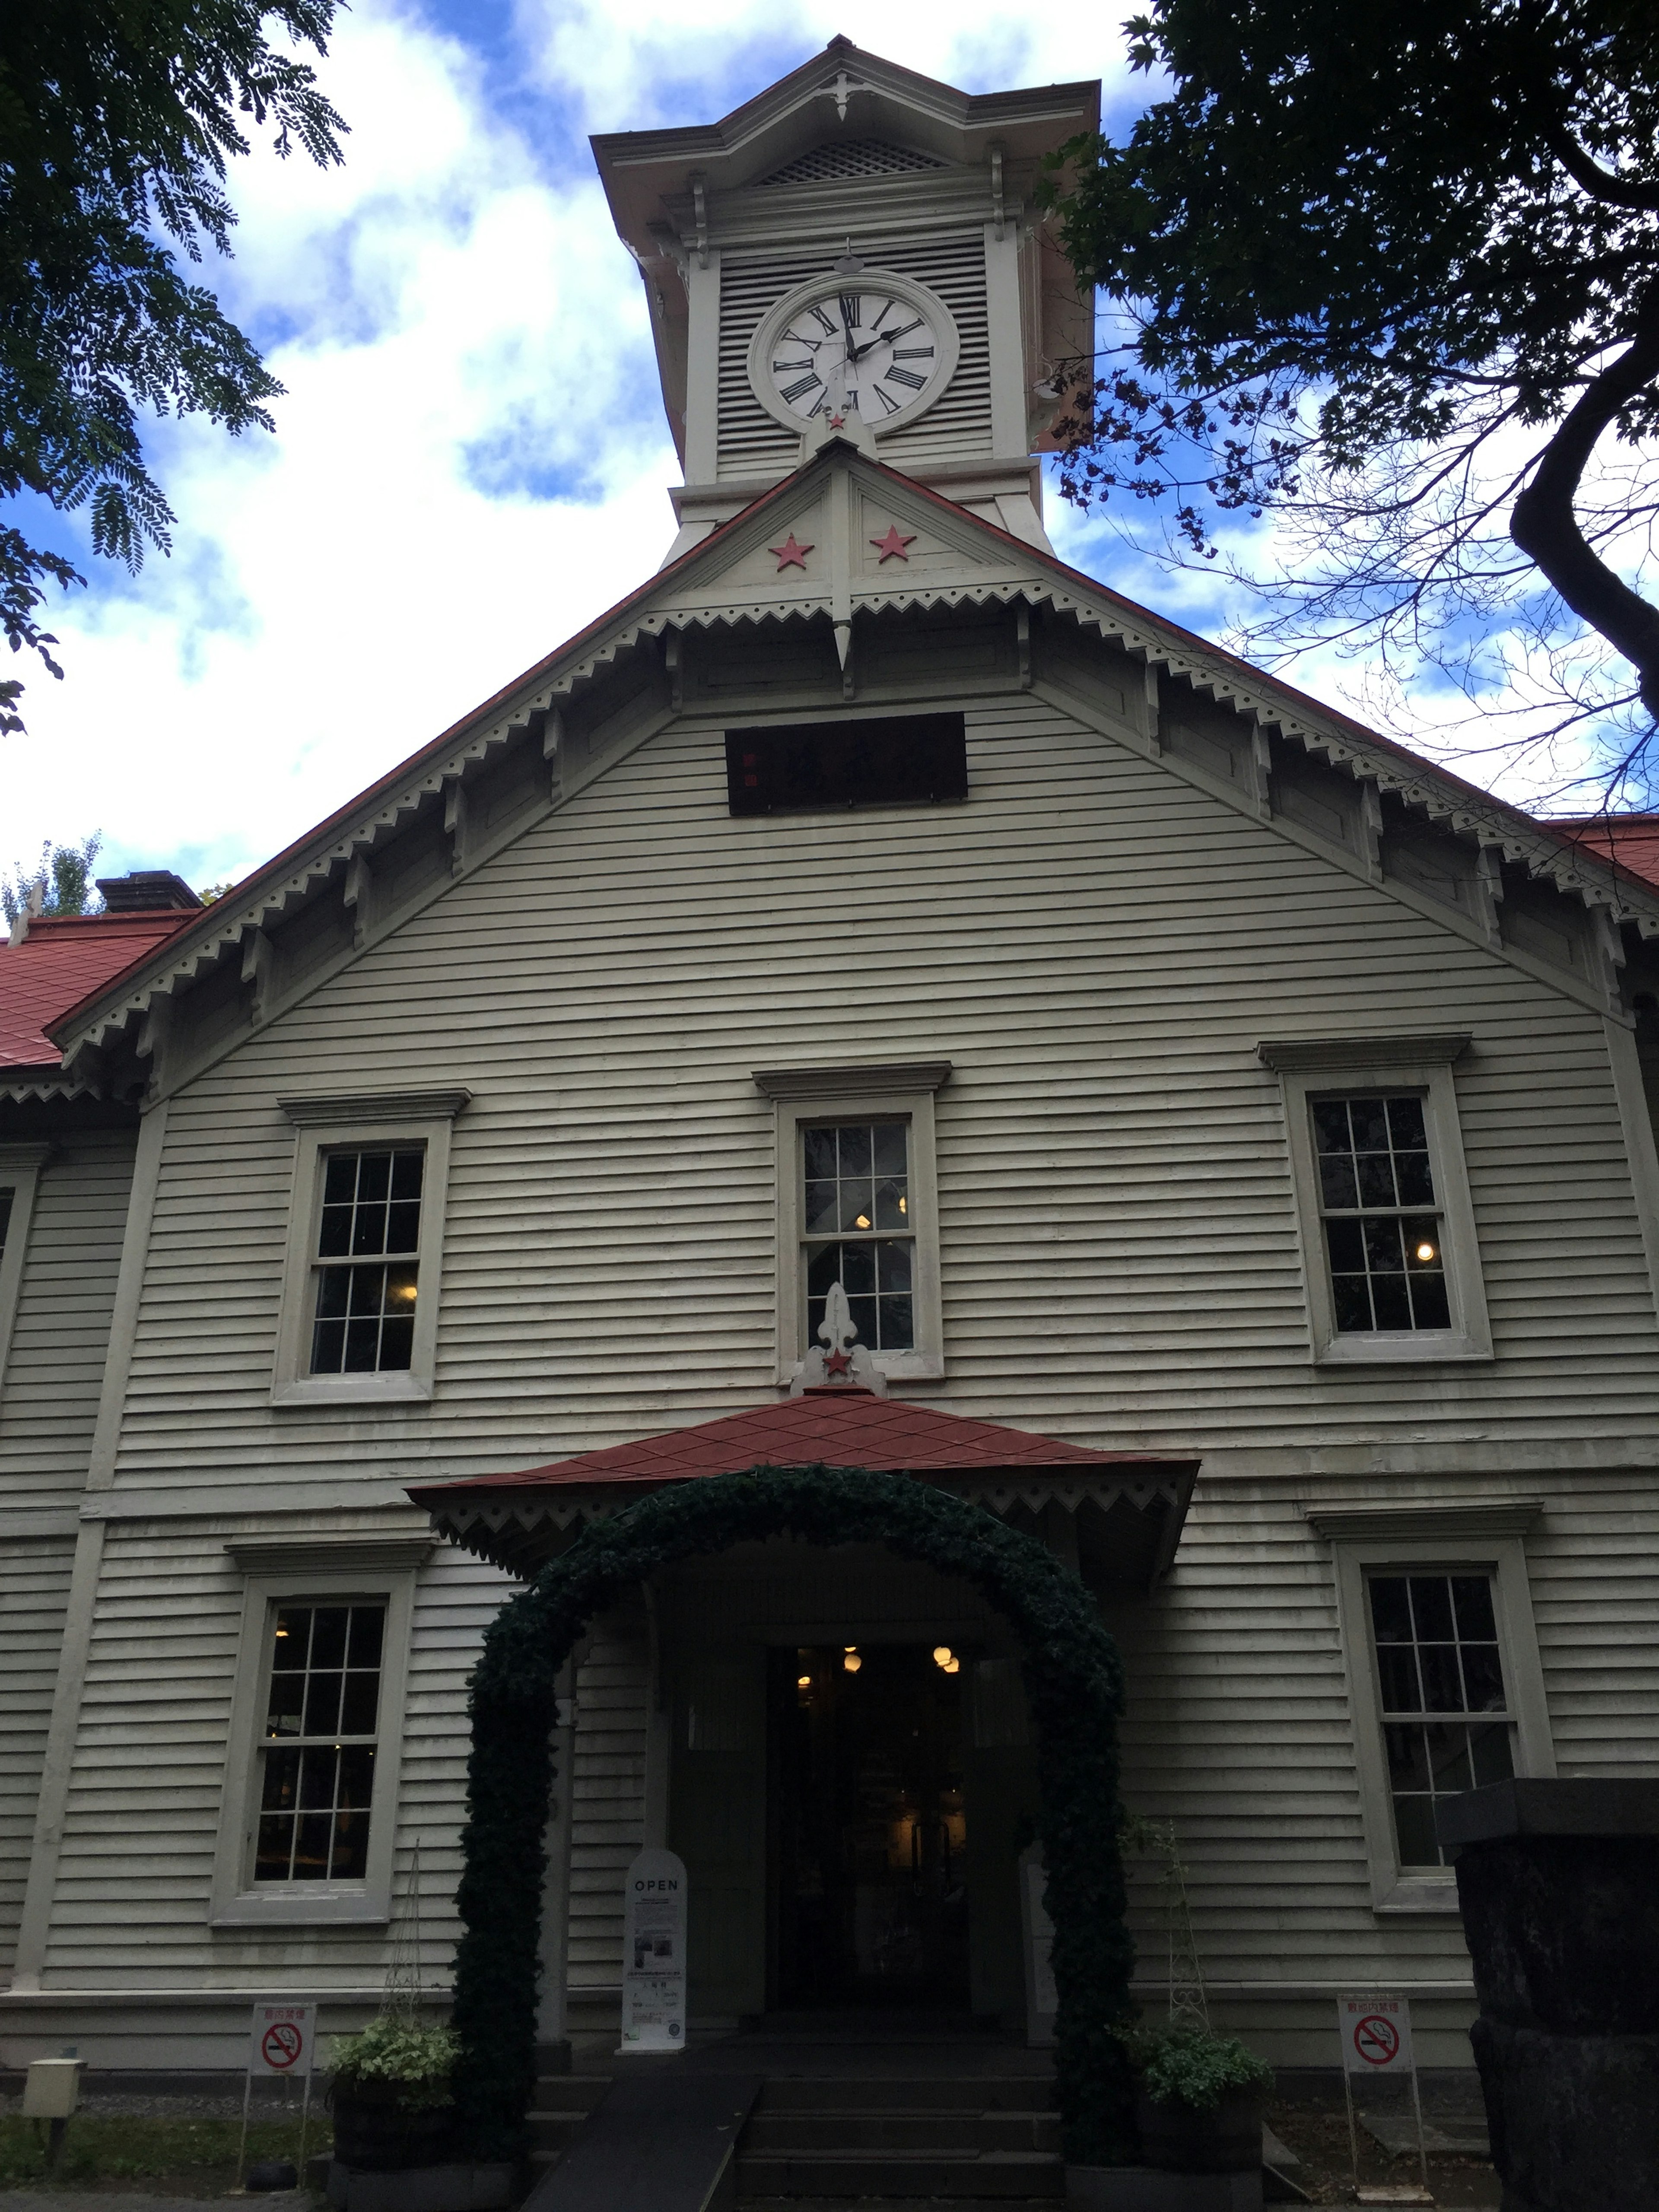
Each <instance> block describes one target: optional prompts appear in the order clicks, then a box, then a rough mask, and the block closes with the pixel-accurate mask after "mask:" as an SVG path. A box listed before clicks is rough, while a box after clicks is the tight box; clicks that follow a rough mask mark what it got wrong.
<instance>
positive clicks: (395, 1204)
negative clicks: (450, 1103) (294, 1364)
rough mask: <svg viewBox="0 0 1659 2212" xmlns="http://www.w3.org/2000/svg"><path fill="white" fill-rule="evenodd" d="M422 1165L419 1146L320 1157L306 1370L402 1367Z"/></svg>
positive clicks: (411, 1313) (408, 1339)
mask: <svg viewBox="0 0 1659 2212" xmlns="http://www.w3.org/2000/svg"><path fill="white" fill-rule="evenodd" d="M425 1165H426V1154H425V1151H424V1148H423V1147H422V1146H419V1145H407V1146H404V1145H399V1146H374V1148H372V1149H365V1150H363V1151H361V1152H359V1151H352V1152H329V1153H327V1154H326V1155H325V1166H324V1174H323V1192H322V1208H321V1213H320V1217H319V1225H318V1231H317V1251H316V1257H315V1260H314V1262H313V1279H314V1290H313V1298H312V1325H311V1372H312V1373H313V1375H373V1374H378V1373H384V1372H386V1371H388V1370H398V1369H406V1368H407V1367H409V1365H410V1362H411V1358H412V1354H413V1351H414V1344H415V1306H416V1288H417V1279H418V1274H419V1263H420V1237H421V1186H422V1178H423V1176H424V1172H425Z"/></svg>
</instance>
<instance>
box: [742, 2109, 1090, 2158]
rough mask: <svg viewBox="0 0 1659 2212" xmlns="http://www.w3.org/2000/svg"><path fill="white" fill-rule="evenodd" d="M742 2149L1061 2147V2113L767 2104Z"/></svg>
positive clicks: (747, 2129)
mask: <svg viewBox="0 0 1659 2212" xmlns="http://www.w3.org/2000/svg"><path fill="white" fill-rule="evenodd" d="M743 2148H744V2151H745V2152H752V2153H754V2154H756V2155H757V2156H758V2155H760V2154H763V2153H769V2152H775V2151H816V2150H829V2151H842V2150H945V2151H951V2152H963V2153H967V2154H973V2153H975V2152H979V2151H987V2150H1041V2151H1057V2150H1058V2149H1059V2148H1060V2115H1059V2114H1058V2113H1057V2112H965V2111H961V2110H957V2109H955V2108H947V2109H945V2110H943V2111H933V2112H896V2111H891V2110H887V2111H882V2112H871V2111H869V2110H868V2109H867V2108H862V2107H854V2108H853V2109H851V2110H848V2111H845V2112H836V2111H834V2110H832V2109H829V2110H827V2109H823V2108H820V2107H818V2106H811V2107H809V2108H808V2109H807V2110H805V2111H799V2110H797V2111H789V2110H785V2111H782V2112H779V2111H775V2110H769V2109H768V2108H767V2107H765V2106H762V2108H761V2110H759V2111H758V2112H755V2113H753V2114H751V2116H750V2120H749V2124H748V2125H747V2126H746V2127H745V2128H744V2131H743Z"/></svg>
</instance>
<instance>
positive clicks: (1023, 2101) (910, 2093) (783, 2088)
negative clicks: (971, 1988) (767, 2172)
mask: <svg viewBox="0 0 1659 2212" xmlns="http://www.w3.org/2000/svg"><path fill="white" fill-rule="evenodd" d="M1053 2109H1054V2080H1053V2077H1052V2076H1051V2075H1046V2074H1007V2075H1001V2074H986V2075H979V2074H968V2075H949V2076H946V2077H945V2078H944V2079H942V2080H941V2079H937V2078H933V2079H929V2078H918V2077H917V2076H915V2075H891V2076H888V2075H874V2076H866V2075H852V2076H848V2075H835V2076H829V2075H795V2076H776V2075H775V2076H774V2077H772V2078H771V2079H770V2080H769V2081H767V2082H766V2083H765V2085H764V2087H763V2088H762V2090H761V2093H760V2098H759V2101H758V2102H757V2105H756V2107H755V2110H756V2112H757V2113H759V2112H1051V2111H1052V2110H1053Z"/></svg>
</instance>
